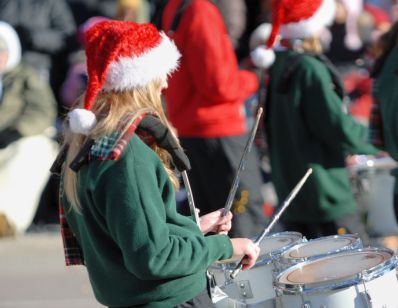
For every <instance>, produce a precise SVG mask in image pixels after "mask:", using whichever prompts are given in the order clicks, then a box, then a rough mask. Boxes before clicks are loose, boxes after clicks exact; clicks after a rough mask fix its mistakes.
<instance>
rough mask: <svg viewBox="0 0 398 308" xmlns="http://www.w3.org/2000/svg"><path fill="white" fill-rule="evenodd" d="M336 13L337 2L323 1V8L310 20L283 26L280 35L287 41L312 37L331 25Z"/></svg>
mask: <svg viewBox="0 0 398 308" xmlns="http://www.w3.org/2000/svg"><path fill="white" fill-rule="evenodd" d="M335 13H336V4H335V0H323V1H322V4H321V6H320V7H319V8H318V10H317V11H316V12H315V14H314V15H312V16H311V17H310V18H308V19H305V20H302V21H299V22H293V23H288V24H284V25H281V27H280V31H279V33H280V35H281V36H282V38H286V39H294V38H306V37H311V36H313V35H314V34H315V33H317V32H319V31H320V30H321V29H322V28H323V27H325V26H329V25H331V24H332V22H333V20H334V16H335Z"/></svg>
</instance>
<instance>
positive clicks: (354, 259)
mask: <svg viewBox="0 0 398 308" xmlns="http://www.w3.org/2000/svg"><path fill="white" fill-rule="evenodd" d="M392 256H393V253H392V251H388V250H381V249H372V250H370V249H365V250H356V251H355V250H353V251H347V252H344V253H339V254H335V255H332V256H328V257H323V258H320V259H317V260H314V261H308V262H303V263H299V264H298V265H296V266H293V267H291V268H289V269H287V270H285V271H284V272H282V273H281V274H280V275H279V276H278V278H277V281H278V283H281V284H285V285H311V284H317V283H322V284H323V283H325V282H332V281H337V280H347V279H349V278H352V277H356V276H357V275H358V274H360V273H361V272H363V271H369V270H372V269H374V268H375V267H377V266H378V265H381V264H382V263H384V262H385V261H387V260H390V259H391V257H392Z"/></svg>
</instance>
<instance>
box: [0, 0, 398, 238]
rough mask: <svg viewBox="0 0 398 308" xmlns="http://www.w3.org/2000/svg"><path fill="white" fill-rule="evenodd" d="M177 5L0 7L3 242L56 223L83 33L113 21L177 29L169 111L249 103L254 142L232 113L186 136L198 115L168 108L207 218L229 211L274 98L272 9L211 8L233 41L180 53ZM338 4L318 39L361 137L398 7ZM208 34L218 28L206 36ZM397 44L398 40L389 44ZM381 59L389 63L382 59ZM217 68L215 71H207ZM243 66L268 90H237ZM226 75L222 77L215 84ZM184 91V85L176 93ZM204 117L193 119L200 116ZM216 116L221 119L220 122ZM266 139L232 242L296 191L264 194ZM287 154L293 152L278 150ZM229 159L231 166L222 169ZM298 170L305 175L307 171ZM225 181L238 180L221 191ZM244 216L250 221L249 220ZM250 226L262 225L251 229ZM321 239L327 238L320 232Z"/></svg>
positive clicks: (12, 0)
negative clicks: (259, 119)
mask: <svg viewBox="0 0 398 308" xmlns="http://www.w3.org/2000/svg"><path fill="white" fill-rule="evenodd" d="M168 2H169V1H166V0H118V1H114V0H86V1H84V0H29V1H28V0H0V237H1V236H6V235H12V234H16V233H21V232H26V231H27V230H33V229H34V228H35V227H39V226H42V225H48V224H58V205H57V204H58V200H57V199H58V192H57V189H58V179H57V178H56V177H52V176H50V172H49V169H50V166H51V164H52V162H53V161H54V159H55V158H56V155H57V153H58V151H59V142H60V140H59V136H60V134H61V133H62V129H63V128H62V122H63V120H64V118H65V115H66V114H67V112H68V110H69V109H70V108H71V107H72V106H73V105H74V104H75V103H76V101H77V99H78V98H79V97H80V96H81V95H82V94H83V93H84V90H85V87H86V83H87V74H86V65H85V53H84V44H85V39H84V33H85V31H87V29H89V28H90V27H91V26H93V25H94V24H96V23H98V22H101V21H103V20H106V19H118V20H131V21H135V22H138V23H145V22H151V23H154V24H155V25H156V26H157V27H158V28H159V29H164V30H165V31H166V32H169V31H173V30H174V31H175V37H172V38H173V39H175V40H176V42H177V46H178V47H179V49H180V50H181V51H182V54H183V59H184V57H185V59H187V60H183V62H182V64H181V67H180V70H179V72H178V73H177V74H180V75H177V76H176V77H175V78H174V79H172V80H171V81H170V84H169V89H168V90H167V91H166V92H165V97H164V99H165V101H167V100H169V101H173V100H177V101H178V100H179V99H181V100H183V98H186V99H190V100H191V101H192V104H194V103H193V101H194V100H195V99H197V98H198V97H199V98H201V99H203V98H206V99H208V101H212V100H213V99H214V100H216V98H215V97H216V96H217V99H221V98H220V97H222V99H223V100H224V101H225V102H231V101H234V100H236V101H239V102H240V101H244V107H245V109H244V111H245V121H246V122H245V123H243V124H244V127H245V130H244V131H245V133H243V130H241V128H240V126H238V123H237V122H236V121H238V120H236V119H239V117H238V116H236V119H235V115H234V114H233V112H232V111H231V110H228V108H227V107H225V106H224V107H222V108H221V107H220V109H206V112H207V115H208V116H207V118H206V117H204V116H203V118H201V119H199V120H203V121H208V122H210V121H213V122H217V121H218V122H219V123H221V122H222V121H221V120H220V121H219V120H218V117H225V118H228V117H229V118H228V119H227V120H225V121H224V122H226V121H228V122H229V123H222V125H221V124H220V127H219V128H217V127H210V128H209V127H206V128H203V129H198V128H197V127H196V128H195V129H196V131H193V130H192V129H191V128H190V127H189V125H188V124H189V123H188V124H187V123H184V122H183V119H185V120H191V121H192V120H193V119H191V118H189V117H190V115H189V113H188V112H187V111H189V110H190V109H189V108H190V107H184V108H186V110H185V113H184V112H181V108H178V107H175V106H176V105H173V106H174V107H173V106H171V105H170V106H171V107H169V109H170V110H169V112H170V118H171V122H172V124H173V125H174V126H176V128H177V132H178V134H179V136H180V137H181V143H182V145H183V147H184V149H186V151H187V154H188V156H189V157H190V160H191V163H192V165H193V169H192V172H191V174H190V177H191V180H192V184H193V190H194V197H195V198H197V201H198V204H199V208H200V209H201V211H202V212H203V213H206V212H210V211H211V210H214V209H217V208H220V207H222V206H223V205H224V202H225V200H226V197H227V194H228V192H229V188H230V186H231V184H232V179H233V176H234V174H235V170H236V168H237V167H238V165H239V159H240V157H241V154H242V152H243V150H244V146H245V143H246V140H247V137H248V135H249V132H250V128H251V127H252V123H253V119H254V116H255V112H256V110H257V108H258V107H259V106H263V105H264V102H265V98H266V97H267V96H268V92H269V91H268V88H269V83H268V82H267V81H268V79H269V77H270V76H272V74H271V73H269V72H268V71H264V70H262V69H258V68H255V67H254V66H253V64H252V63H251V57H250V55H251V52H253V50H255V49H256V47H258V46H260V45H264V44H265V43H266V42H267V40H268V39H269V37H270V35H271V31H272V24H273V11H272V2H273V1H271V0H256V1H253V0H213V1H210V0H209V1H208V2H212V3H213V4H214V8H215V9H216V10H217V11H218V12H219V13H221V15H220V16H222V22H223V23H224V25H225V27H226V30H227V33H228V43H225V45H223V44H221V43H220V44H219V45H216V46H210V45H209V46H201V45H200V44H199V43H197V41H195V40H194V39H192V42H190V43H189V44H188V43H187V44H186V45H184V46H185V47H186V48H185V47H184V48H180V46H179V44H178V43H179V41H180V40H182V34H178V33H179V32H178V31H180V32H181V31H182V30H178V29H177V30H176V29H172V27H173V24H172V18H171V17H168V15H167V14H171V13H170V12H168V11H167V10H169V11H170V10H173V9H171V8H169V7H167V4H168ZM335 2H336V8H337V9H336V14H335V16H334V20H333V21H332V23H331V25H330V26H329V27H327V28H326V29H325V31H323V32H322V34H321V35H320V38H319V44H320V48H321V49H322V51H323V52H322V53H323V54H324V55H325V56H326V57H327V58H328V59H329V60H330V62H331V63H332V64H333V67H334V68H335V69H336V74H338V75H339V76H340V78H341V81H342V87H343V88H344V95H342V98H341V99H342V101H343V103H344V104H343V107H344V108H345V112H346V113H347V114H349V115H350V116H352V118H353V119H354V121H355V122H356V123H360V124H361V125H362V126H363V127H364V129H368V127H369V125H370V119H371V113H372V106H374V103H375V102H374V101H375V99H374V94H373V92H372V85H373V80H374V77H375V75H372V73H374V69H375V65H378V67H379V68H380V67H381V66H382V64H383V62H381V60H380V58H381V57H382V56H383V55H385V51H386V49H388V48H389V50H391V48H392V47H391V46H390V45H391V44H393V45H394V46H395V44H396V36H394V34H393V33H392V32H391V31H394V30H395V31H397V30H396V29H395V28H397V26H396V22H397V20H398V3H396V1H393V0H335ZM165 10H166V11H165ZM198 20H199V19H198ZM191 21H192V24H194V23H195V21H196V19H195V18H194V17H192V19H191ZM211 25H212V23H211V22H210V20H209V27H210V26H211ZM217 26H218V25H217ZM177 27H181V28H184V29H188V28H189V27H190V25H189V23H187V21H184V20H182V21H181V24H180V25H177ZM223 27H224V26H223ZM206 31H212V29H207V30H206ZM206 31H205V30H204V32H206ZM212 35H214V40H215V41H217V42H220V40H222V39H223V38H222V35H220V37H217V35H218V34H217V33H216V31H214V33H213V34H212ZM198 39H199V40H200V37H199V38H198ZM392 41H394V42H393V43H391V42H392ZM188 48H190V49H192V50H194V49H195V50H196V52H201V51H202V50H201V49H203V54H204V55H206V57H209V58H212V59H213V60H212V62H211V63H208V62H204V61H202V62H200V61H199V60H198V59H199V58H196V60H195V61H199V62H197V63H196V66H194V64H193V61H189V57H190V56H189V51H188ZM206 48H208V49H206ZM211 48H222V50H219V52H218V53H217V50H216V51H214V52H213V51H212V50H211ZM228 48H230V49H231V53H230V54H229V53H228V52H227V51H226V50H228ZM185 49H187V50H185ZM184 53H186V55H185V54H184ZM383 59H384V60H383V61H385V57H384V58H383ZM184 61H186V62H184ZM188 62H192V63H188ZM216 62H217V64H215V65H214V67H212V68H213V70H211V68H209V67H208V66H209V65H212V64H213V63H216ZM235 66H236V67H238V68H240V69H242V70H243V69H245V70H246V69H247V70H251V71H252V72H254V73H255V74H256V75H253V76H256V78H258V79H259V80H260V83H258V81H253V76H249V75H244V74H243V73H242V74H241V75H240V76H237V75H236V80H235V79H234V81H231V80H232V77H231V76H233V75H234V74H235ZM186 67H190V68H189V69H186ZM227 67H229V68H228V69H227ZM189 70H191V71H192V70H196V71H195V72H196V73H195V74H194V75H193V76H189V75H188V73H186V71H189ZM221 73H222V75H223V76H218V74H219V75H221ZM275 74H276V73H275ZM224 75H228V76H230V79H228V82H227V83H226V84H224V85H223V87H225V91H226V92H228V95H227V94H224V93H223V92H222V91H221V90H220V91H219V92H217V91H218V90H219V89H217V90H215V87H213V85H212V84H210V83H211V82H213V81H214V82H218V81H219V80H220V79H221V78H223V77H225V76H224ZM187 76H188V77H187ZM196 77H198V78H200V77H202V80H200V82H201V85H202V89H201V91H202V93H200V94H198V95H196V98H193V97H191V96H190V93H192V91H193V90H192V88H193V87H194V83H195V82H197V81H198V80H195V78H196ZM184 78H185V79H186V78H189V80H192V82H191V83H188V82H186V83H183V82H181V80H182V79H184ZM196 79H197V78H196ZM178 82H181V83H179V84H178V85H177V83H178ZM176 87H177V89H176ZM245 87H246V89H243V88H245ZM182 89H185V90H182ZM205 91H207V92H205ZM235 92H236V94H234V93H235ZM238 92H239V93H238ZM184 95H185V96H184ZM243 95H244V96H245V97H242V96H243ZM192 96H193V95H192ZM274 97H275V95H274ZM268 100H269V97H267V101H268ZM184 103H186V104H188V102H187V101H182V102H181V104H184ZM173 104H174V103H173ZM176 104H177V103H176ZM265 109H266V108H265ZM197 110H198V109H195V110H193V111H192V112H193V113H195V112H198V111H197ZM320 110H321V109H320ZM195 114H196V113H195ZM210 114H211V115H212V116H213V114H214V118H211V117H210ZM187 117H188V118H187ZM218 122H217V123H218ZM203 123H204V122H203ZM206 123H207V122H206ZM232 123H233V125H232ZM269 123H271V124H269ZM206 125H207V124H206ZM234 125H235V126H236V127H235V126H234ZM270 125H271V126H270ZM284 125H285V124H284ZM305 125H306V124H305ZM347 125H348V124H347ZM242 127H243V126H242ZM286 127H287V126H286ZM347 127H348V126H347ZM226 128H228V130H234V129H236V134H235V135H234V138H231V136H230V135H231V134H230V133H229V132H224V131H223V130H224V129H226ZM264 129H265V130H267V129H272V121H271V122H268V123H265V124H264V123H260V125H259V130H258V132H257V135H256V138H255V149H254V150H253V151H252V152H251V154H250V157H249V158H247V165H246V169H245V171H244V172H246V175H242V178H241V183H240V190H239V193H238V194H237V197H236V200H235V203H234V207H233V213H234V215H235V216H234V219H235V222H234V224H235V226H236V227H235V228H234V227H233V230H232V232H233V233H234V234H235V235H239V236H253V235H255V234H256V233H258V232H261V231H262V228H263V227H264V226H265V225H266V223H267V222H268V221H269V218H270V216H271V215H272V213H273V212H274V211H275V209H276V208H277V206H278V197H279V202H280V201H282V200H281V198H283V195H286V193H287V192H289V190H290V189H292V188H293V187H283V189H280V188H277V189H276V190H277V192H274V190H273V189H267V188H268V187H269V185H271V186H272V181H273V175H272V171H273V170H272V168H271V166H272V165H274V166H276V165H275V163H272V162H270V156H272V151H273V149H270V146H269V142H268V141H269V140H268V138H269V137H270V135H269V134H268V135H267V132H264ZM274 129H275V130H276V128H274ZM277 129H278V130H279V129H283V127H282V128H277ZM347 129H348V128H347ZM275 136H276V135H275ZM325 136H328V135H327V134H325ZM217 138H218V139H217ZM281 138H282V136H281ZM326 138H327V137H326ZM352 138H354V137H352ZM215 139H217V140H215ZM273 141H274V140H273ZM237 144H239V146H237ZM353 147H354V146H353ZM282 149H284V148H281V149H280V150H282ZM356 149H364V150H363V151H359V152H360V153H358V154H365V155H379V154H380V152H378V151H376V150H375V149H372V150H369V149H367V148H366V149H365V148H364V147H362V148H361V147H360V146H358V147H357V148H356ZM212 151H213V152H215V151H217V152H218V154H217V156H206V155H208V154H209V153H212ZM353 152H356V151H353ZM387 152H388V151H387ZM289 154H292V155H293V154H294V153H289ZM352 154H355V153H352ZM274 155H280V153H279V154H274ZM283 155H286V154H283ZM283 155H281V156H283ZM386 155H387V154H386ZM346 158H347V159H346V163H347V164H348V166H350V165H351V166H352V165H355V164H357V163H358V160H357V159H356V158H353V157H350V156H348V157H346ZM350 159H351V160H350ZM225 160H228V161H229V162H230V164H228V165H224V161H225ZM209 165H211V166H210V167H209ZM293 165H294V164H293ZM329 167H330V166H328V168H329ZM275 168H276V167H275ZM205 171H206V172H205ZM301 171H303V170H301V169H300V170H299V171H298V172H301ZM282 174H283V173H281V174H280V175H281V176H282ZM303 174H304V173H303ZM223 178H229V180H228V181H226V183H225V184H222V183H221V182H222V181H223ZM274 179H275V177H274ZM277 180H280V179H277ZM296 180H298V179H297V177H292V178H291V179H289V181H291V182H293V183H294V182H295V181H296ZM195 192H197V193H196V195H195ZM217 192H220V193H217ZM309 193H310V194H311V192H309ZM391 194H393V192H391ZM177 197H178V198H179V199H178V200H179V202H180V203H181V207H184V202H186V200H185V195H184V194H181V196H180V194H178V195H177ZM247 199H249V201H247ZM212 203H216V204H214V205H213V204H212ZM245 212H246V213H248V214H247V215H246V216H244V213H245ZM351 223H352V222H351ZM248 225H252V226H253V227H252V228H246V227H244V226H248ZM240 226H241V227H240ZM287 226H290V227H289V229H291V230H290V231H297V230H298V229H300V226H299V224H297V222H295V223H294V224H290V225H289V223H287ZM280 228H281V229H283V227H280ZM285 228H286V227H285ZM292 229H295V230H292ZM301 230H303V233H305V232H306V231H305V230H304V229H300V231H301ZM333 232H334V231H333ZM310 234H312V233H310ZM320 235H324V234H323V233H317V234H315V236H320Z"/></svg>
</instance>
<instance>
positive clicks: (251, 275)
mask: <svg viewBox="0 0 398 308" xmlns="http://www.w3.org/2000/svg"><path fill="white" fill-rule="evenodd" d="M302 240H303V239H302V234H301V233H298V232H280V233H275V234H272V235H270V236H268V237H264V239H263V240H262V241H261V242H260V251H261V252H260V256H259V257H258V259H257V262H256V264H255V265H254V266H253V267H252V268H251V269H249V270H246V271H242V272H240V273H239V274H238V275H237V276H236V278H235V279H231V278H230V274H231V272H232V271H233V270H234V269H235V268H236V266H237V264H238V262H239V260H240V259H239V260H226V261H224V262H223V261H221V262H217V263H215V264H213V265H212V266H211V267H210V268H209V271H210V272H211V273H212V274H213V275H214V276H215V280H216V283H217V285H218V286H219V287H220V288H221V289H222V290H223V291H224V292H225V293H226V294H227V295H228V296H229V297H231V298H233V299H237V300H239V301H242V302H244V303H245V304H247V305H255V304H258V303H261V307H272V308H273V307H275V306H274V305H275V304H274V302H275V291H274V289H273V282H274V278H275V277H276V275H277V274H278V268H277V264H276V263H277V260H278V258H279V257H280V255H281V253H282V252H284V251H285V250H287V249H289V248H290V247H292V246H294V245H297V244H298V243H300V242H301V241H302Z"/></svg>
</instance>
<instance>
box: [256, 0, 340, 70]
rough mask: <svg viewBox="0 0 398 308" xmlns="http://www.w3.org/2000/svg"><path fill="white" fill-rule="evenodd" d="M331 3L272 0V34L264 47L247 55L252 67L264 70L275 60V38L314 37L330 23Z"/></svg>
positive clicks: (332, 3) (331, 19) (307, 0)
mask: <svg viewBox="0 0 398 308" xmlns="http://www.w3.org/2000/svg"><path fill="white" fill-rule="evenodd" d="M334 14H335V0H273V1H272V31H271V34H270V36H269V38H268V40H267V42H266V44H265V46H259V47H257V48H256V49H255V50H253V52H252V53H251V58H252V61H253V63H254V65H256V66H258V67H260V68H267V67H269V66H271V65H272V63H273V62H274V60H275V54H274V52H273V50H272V47H273V46H274V44H275V42H276V39H277V36H278V35H280V36H281V37H282V38H285V39H303V38H306V37H311V36H313V35H314V34H315V33H318V32H319V31H320V30H321V29H323V28H324V27H325V26H327V25H330V24H331V23H332V21H333V19H334Z"/></svg>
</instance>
